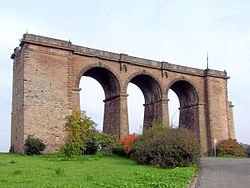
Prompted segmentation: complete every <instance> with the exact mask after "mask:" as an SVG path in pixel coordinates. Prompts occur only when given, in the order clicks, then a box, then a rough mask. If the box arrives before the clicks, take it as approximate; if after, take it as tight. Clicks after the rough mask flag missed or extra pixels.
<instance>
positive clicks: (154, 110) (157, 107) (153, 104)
mask: <svg viewBox="0 0 250 188" xmlns="http://www.w3.org/2000/svg"><path fill="white" fill-rule="evenodd" d="M130 82H131V83H133V84H135V85H136V86H138V87H139V88H140V90H141V92H142V93H143V96H144V101H145V104H144V118H143V131H145V130H147V129H149V128H150V127H151V126H152V124H153V122H157V123H158V122H159V121H161V115H162V114H161V96H162V91H161V87H160V85H159V83H158V82H157V81H156V80H155V79H154V78H153V77H152V76H150V75H147V74H139V75H137V76H135V77H133V78H132V79H131V80H130Z"/></svg>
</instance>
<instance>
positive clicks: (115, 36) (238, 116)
mask: <svg viewBox="0 0 250 188" xmlns="http://www.w3.org/2000/svg"><path fill="white" fill-rule="evenodd" d="M25 32H28V33H32V34H37V35H43V36H48V37H53V38H58V39H63V40H69V39H70V41H71V42H72V43H73V44H77V45H82V46H86V47H90V48H97V49H101V50H106V51H111V52H117V53H126V54H129V55H132V56H137V57H143V58H148V59H153V60H159V61H168V62H170V63H174V64H179V65H184V66H190V67H195V68H202V69H205V68H206V56H207V52H208V53H209V67H210V68H212V69H217V70H222V71H223V70H226V71H227V72H228V75H229V76H230V77H231V79H230V80H229V81H228V92H229V93H228V95H229V100H231V101H232V102H233V104H234V105H235V107H234V120H235V129H236V137H237V139H238V141H240V142H243V143H248V144H250V115H249V111H248V110H250V108H249V105H250V97H249V96H250V82H249V80H250V79H249V75H250V74H249V70H250V1H249V0H189V1H186V0H127V1H124V0H113V1H112V0H105V1H104V0H103V1H101V0H99V1H95V0H81V1H73V0H72V1H68V0H67V1H64V0H60V1H55V0H54V1H51V0H50V1H49V0H43V1H35V0H16V1H14V0H9V1H4V0H0V94H1V95H0V96H1V97H0V122H1V123H0V151H8V150H9V147H10V129H11V128H10V114H11V98H12V65H13V62H12V60H11V59H10V55H11V53H12V52H13V49H14V48H15V47H16V46H18V45H19V39H20V38H22V34H24V33H25ZM95 82H96V81H93V80H91V79H87V78H83V79H82V80H81V87H82V88H83V90H82V92H81V98H83V99H84V98H86V97H88V98H89V100H91V97H92V98H93V99H94V101H92V103H87V102H86V103H84V102H83V100H81V106H82V108H84V109H85V110H87V113H88V114H89V115H90V116H92V117H93V120H94V121H96V122H97V123H98V124H101V122H102V118H103V114H102V113H103V109H102V108H103V103H102V100H103V99H104V96H103V91H102V88H101V86H100V85H98V83H95ZM84 83H85V84H84ZM88 83H91V84H94V85H95V87H91V86H92V85H89V84H88ZM85 91H86V92H85ZM128 93H129V122H130V129H131V132H138V131H139V130H140V126H141V124H142V118H143V115H142V114H143V107H142V104H143V102H144V99H143V97H142V93H141V92H140V90H139V89H138V88H137V87H136V86H133V85H132V84H130V86H129V91H128ZM95 94H96V95H97V96H95V97H93V96H94V95H95ZM173 100H175V99H173ZM173 100H172V98H171V101H173ZM83 103H84V104H83ZM174 103H177V102H174ZM91 104H92V105H91ZM93 104H95V105H93ZM173 108H176V107H173ZM175 111H176V110H172V112H171V113H172V114H171V115H170V117H173V116H174V117H175V116H178V115H176V114H177V113H175ZM173 119H174V118H173ZM99 128H100V129H101V125H99Z"/></svg>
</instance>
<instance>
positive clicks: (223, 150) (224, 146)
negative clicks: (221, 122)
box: [216, 138, 246, 157]
mask: <svg viewBox="0 0 250 188" xmlns="http://www.w3.org/2000/svg"><path fill="white" fill-rule="evenodd" d="M216 153H217V156H224V155H231V156H235V157H243V156H246V154H245V152H244V148H243V146H242V145H241V144H239V143H238V142H237V140H236V139H231V138H229V139H228V140H222V141H220V142H219V143H218V145H217V147H216Z"/></svg>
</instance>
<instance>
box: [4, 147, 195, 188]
mask: <svg viewBox="0 0 250 188" xmlns="http://www.w3.org/2000/svg"><path fill="white" fill-rule="evenodd" d="M197 169H198V168H197V166H192V167H185V168H174V169H157V168H155V167H151V166H142V165H138V164H136V163H135V162H134V161H131V160H129V159H126V158H122V157H119V156H117V155H114V154H113V155H110V154H109V153H103V152H101V153H98V154H97V155H88V156H85V157H84V160H82V158H79V159H75V160H65V159H63V158H60V157H59V155H57V154H50V155H40V156H23V155H19V154H0V187H43V188H45V187H109V188H111V187H143V188H144V187H171V188H172V187H181V188H183V187H187V186H188V184H189V183H190V181H191V180H192V179H193V177H194V173H195V172H196V171H197Z"/></svg>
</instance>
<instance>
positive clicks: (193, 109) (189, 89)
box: [165, 77, 200, 133]
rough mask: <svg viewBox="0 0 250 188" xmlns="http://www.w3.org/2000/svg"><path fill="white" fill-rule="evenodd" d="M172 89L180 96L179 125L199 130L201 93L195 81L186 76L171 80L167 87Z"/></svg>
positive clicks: (167, 89)
mask: <svg viewBox="0 0 250 188" xmlns="http://www.w3.org/2000/svg"><path fill="white" fill-rule="evenodd" d="M169 89H172V90H173V91H174V92H175V93H176V95H177V96H178V98H179V102H180V108H179V110H180V116H179V126H180V127H186V128H189V129H193V130H195V131H197V133H198V131H199V98H200V97H199V93H198V91H197V89H196V87H195V85H194V83H193V82H192V81H190V80H188V79H186V78H184V77H180V78H177V79H174V80H173V81H171V82H170V83H169V85H168V87H167V88H166V90H165V91H166V93H167V94H168V92H169Z"/></svg>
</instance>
